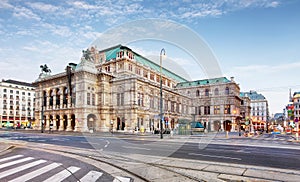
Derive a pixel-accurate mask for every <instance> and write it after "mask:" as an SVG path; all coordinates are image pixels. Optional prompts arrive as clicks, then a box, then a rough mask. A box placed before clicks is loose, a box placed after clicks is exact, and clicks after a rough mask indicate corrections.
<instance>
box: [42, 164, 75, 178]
mask: <svg viewBox="0 0 300 182" xmlns="http://www.w3.org/2000/svg"><path fill="white" fill-rule="evenodd" d="M79 169H80V168H79V167H74V166H71V167H69V168H68V169H65V170H63V171H61V172H59V173H57V174H55V175H54V176H52V177H50V178H48V179H47V180H45V181H44V182H53V181H55V182H59V181H62V180H64V179H66V178H67V177H69V176H70V175H71V174H73V173H75V172H76V171H78V170H79Z"/></svg>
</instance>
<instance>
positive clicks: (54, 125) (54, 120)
mask: <svg viewBox="0 0 300 182" xmlns="http://www.w3.org/2000/svg"><path fill="white" fill-rule="evenodd" d="M52 130H54V131H56V130H57V126H56V116H54V115H53V128H52Z"/></svg>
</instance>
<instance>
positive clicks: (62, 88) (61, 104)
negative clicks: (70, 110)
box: [59, 87, 64, 109]
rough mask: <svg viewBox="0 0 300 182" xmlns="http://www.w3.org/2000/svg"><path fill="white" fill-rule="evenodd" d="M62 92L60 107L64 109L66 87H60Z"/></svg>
mask: <svg viewBox="0 0 300 182" xmlns="http://www.w3.org/2000/svg"><path fill="white" fill-rule="evenodd" d="M60 90H61V93H60V105H59V108H60V109H62V108H63V102H64V100H63V99H64V87H61V88H60Z"/></svg>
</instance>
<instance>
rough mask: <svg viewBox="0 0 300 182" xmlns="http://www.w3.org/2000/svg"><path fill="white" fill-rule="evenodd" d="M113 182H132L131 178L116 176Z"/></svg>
mask: <svg viewBox="0 0 300 182" xmlns="http://www.w3.org/2000/svg"><path fill="white" fill-rule="evenodd" d="M113 182H130V178H125V177H121V176H116V177H115V179H114V180H113Z"/></svg>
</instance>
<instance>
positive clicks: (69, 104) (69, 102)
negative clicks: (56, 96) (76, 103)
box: [67, 94, 92, 108]
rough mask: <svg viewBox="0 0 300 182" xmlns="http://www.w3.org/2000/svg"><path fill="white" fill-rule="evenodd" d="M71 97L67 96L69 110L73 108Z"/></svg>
mask: <svg viewBox="0 0 300 182" xmlns="http://www.w3.org/2000/svg"><path fill="white" fill-rule="evenodd" d="M91 97H92V96H91ZM71 104H72V103H71V97H70V95H69V94H68V95H67V108H70V107H71Z"/></svg>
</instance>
